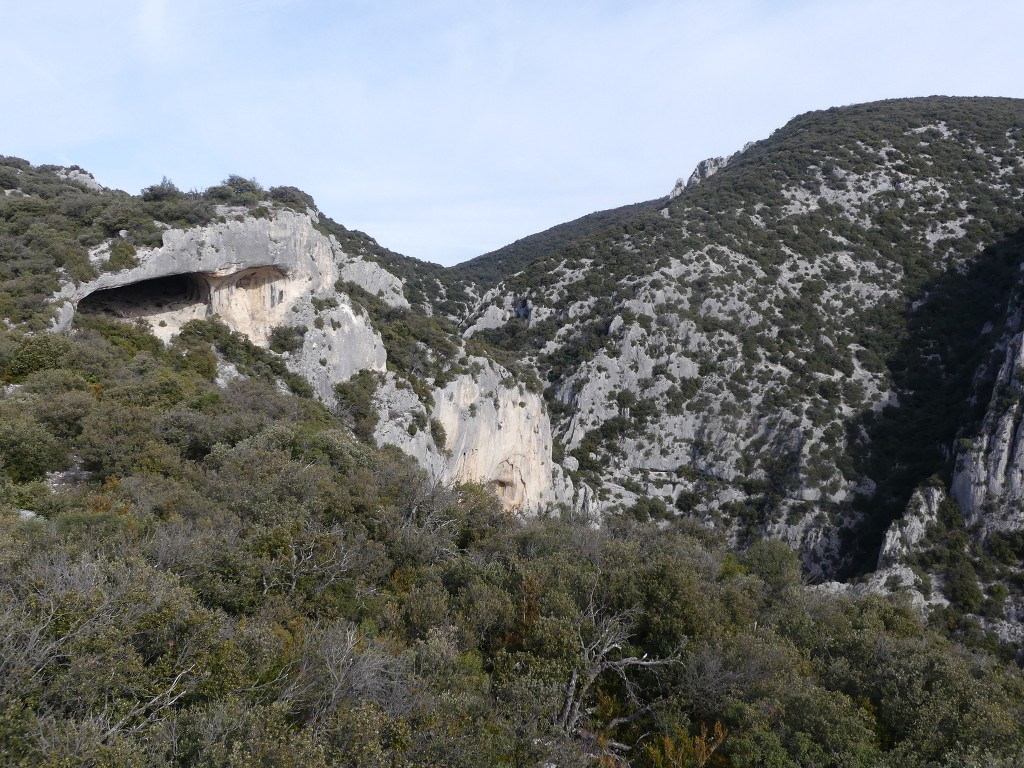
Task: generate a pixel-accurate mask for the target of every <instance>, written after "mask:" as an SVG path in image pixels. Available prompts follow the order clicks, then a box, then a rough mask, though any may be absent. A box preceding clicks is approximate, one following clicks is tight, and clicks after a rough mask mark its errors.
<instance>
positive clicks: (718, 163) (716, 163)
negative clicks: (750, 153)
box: [668, 142, 751, 200]
mask: <svg viewBox="0 0 1024 768" xmlns="http://www.w3.org/2000/svg"><path fill="white" fill-rule="evenodd" d="M750 145H751V143H749V142H748V143H747V144H745V145H744V146H743V149H741V150H740V151H739V152H733V153H732V154H731V155H726V156H725V157H709V158H708V159H706V160H701V161H700V162H699V163H697V167H696V168H694V169H693V173H691V174H690V178H688V179H687V180H686V181H685V182H684V181H683V180H682V179H677V180H676V185H675V186H674V187H673V188H672V191H671V192H669V194H668V199H669V200H675V199H676V198H677V197H679V196H680V195H681V194H683V190H684V189H686V188H687V187H692V186H694V185H696V184H700V183H701V182H702V181H706V180H707V179H710V178H711V177H712V176H714V175H715V174H716V173H718V172H719V171H720V170H722V169H723V168H725V167H726V166H727V165H728V164H729V163H731V162H732V161H733V160H735V159H736V158H737V157H739V156H740V155H741V154H743V153H744V152H746V151H747V148H748V147H750Z"/></svg>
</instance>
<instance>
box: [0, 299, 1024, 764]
mask: <svg viewBox="0 0 1024 768" xmlns="http://www.w3.org/2000/svg"><path fill="white" fill-rule="evenodd" d="M232 344H234V345H236V346H237V345H238V344H239V341H238V340H235V341H234V342H232V340H231V338H230V336H228V335H226V334H225V333H224V330H223V329H222V328H218V326H216V325H210V324H206V325H204V324H197V326H194V327H192V328H190V329H188V330H187V331H186V333H184V334H183V336H182V338H181V339H180V340H179V341H178V342H176V343H175V344H173V345H170V346H168V347H164V346H162V345H161V344H160V343H159V342H158V341H157V340H156V339H154V338H153V337H152V336H150V335H149V334H148V333H147V332H146V331H145V330H144V329H142V328H139V327H133V326H127V325H123V324H117V323H114V322H112V321H104V320H102V319H101V318H96V317H92V318H88V319H87V321H86V322H85V324H84V325H81V326H79V327H77V328H76V330H75V331H74V332H73V333H72V334H71V336H70V337H67V338H65V337H60V336H49V335H43V336H28V337H19V336H18V335H16V334H11V333H9V332H5V333H4V334H2V335H0V368H2V370H3V372H4V374H3V375H4V378H5V380H6V381H7V382H9V385H8V386H7V388H6V390H4V396H3V398H2V399H0V412H2V415H3V418H2V419H0V425H2V426H0V458H2V474H0V645H2V653H0V665H2V669H0V752H2V753H3V754H4V755H5V758H6V760H7V763H8V764H12V765H53V766H63V765H67V766H70V765H75V766H77V765H118V766H120V765H168V766H171V765H182V766H184V765H189V766H192V765H223V766H241V765H253V764H264V765H303V766H317V765H328V764H333V765H352V766H374V765H379V766H399V765H425V764H440V765H466V766H471V765H472V766H476V765H509V766H532V765H536V764H538V763H540V762H546V761H551V762H555V763H557V764H558V765H593V764H603V765H615V764H626V763H627V762H628V763H629V764H630V765H634V766H669V765H676V766H678V765H737V766H761V765H779V766H788V765H794V766H795V765H803V766H827V765H836V766H849V765H864V766H874V765H893V766H896V765H899V766H914V765H950V766H952V765H964V764H978V765H982V764H984V765H1000V764H1006V765H1009V764H1012V761H1013V760H1014V759H1015V757H1014V756H1015V754H1016V753H1015V751H1014V750H1015V749H1016V748H1017V745H1018V744H1019V743H1021V740H1022V738H1024V733H1022V732H1021V728H1022V726H1021V723H1024V717H1022V716H1024V677H1022V675H1021V672H1020V671H1019V670H1018V669H1017V668H1016V667H1015V666H1013V665H1012V664H1011V663H1009V662H1008V660H1006V659H1005V658H1002V657H1001V656H1000V654H999V652H998V649H995V650H994V651H992V652H984V651H981V650H972V651H968V650H966V649H965V648H963V647H961V646H958V645H956V644H955V643H953V642H951V641H950V640H948V639H945V638H944V637H943V635H942V634H941V633H939V632H937V631H936V630H934V629H932V628H929V627H928V626H927V625H926V624H924V623H922V620H921V619H920V618H919V617H918V616H917V615H916V614H915V613H914V612H913V611H912V610H910V609H909V607H908V606H906V605H902V604H900V603H899V602H898V601H890V600H886V599H883V598H878V597H871V598H864V599H859V600H853V599H849V598H838V597H834V596H830V595H828V594H825V593H821V592H816V591H814V590H810V589H808V588H806V587H804V586H803V585H802V584H801V579H800V569H799V564H798V561H797V559H796V557H795V555H794V554H793V553H792V552H791V551H789V550H788V549H787V548H786V547H785V546H783V545H781V544H779V543H775V542H762V543H758V544H755V545H754V546H752V547H750V548H749V549H748V550H747V551H746V552H745V553H744V554H742V555H737V554H734V553H733V552H731V551H730V550H729V549H728V548H727V547H726V546H725V543H724V542H723V541H721V540H720V539H719V538H718V537H717V534H715V533H714V532H712V531H708V530H706V529H703V528H700V527H693V526H691V525H690V524H688V523H687V522H686V521H682V520H671V521H669V522H668V523H667V524H666V523H663V524H662V525H661V526H659V525H657V524H655V523H653V522H640V521H639V518H644V519H647V518H649V517H651V514H650V512H651V510H646V511H647V514H646V515H644V514H641V513H640V511H639V510H634V512H635V514H631V515H629V514H627V515H623V516H621V517H615V518H612V519H609V520H608V521H606V523H605V524H604V525H603V526H601V527H599V528H596V527H593V526H592V525H591V524H590V522H589V521H587V520H575V519H572V518H567V519H564V520H555V519H547V518H540V519H534V520H530V521H524V520H520V519H517V518H515V517H512V516H510V515H509V514H508V513H505V512H503V511H501V509H500V507H499V506H498V504H497V502H496V500H495V499H494V498H493V497H492V496H491V495H490V493H489V492H488V491H486V490H484V489H482V488H479V487H474V486H461V487H455V488H449V487H444V486H439V485H436V484H434V483H431V482H430V481H429V480H428V479H427V478H426V477H425V476H424V474H423V472H422V471H421V470H420V469H418V468H417V467H415V466H414V465H413V464H412V462H411V461H410V460H409V459H407V458H406V457H404V456H401V455H400V454H397V453H395V452H392V451H382V450H379V449H377V448H376V447H375V446H373V445H372V444H370V443H368V442H366V441H365V440H362V441H361V440H358V439H356V438H355V437H354V436H353V434H352V432H351V431H350V430H349V429H348V428H347V427H346V426H345V424H344V423H343V421H340V420H339V417H344V416H345V415H346V406H345V404H344V403H343V405H342V408H341V412H340V413H339V415H335V414H332V413H330V412H329V411H327V410H326V409H325V408H324V407H323V406H321V405H319V404H318V403H316V402H314V401H312V400H310V399H303V398H298V397H296V396H294V395H289V394H283V393H282V390H281V389H280V388H279V386H277V384H276V383H275V371H274V369H273V368H272V367H270V368H261V367H260V362H259V359H258V356H257V355H255V353H254V352H253V351H252V350H248V351H246V348H245V347H244V346H243V347H242V348H241V349H237V348H235V347H233V346H232ZM261 352H262V351H261ZM218 354H219V355H222V356H225V355H231V356H232V358H233V359H234V360H236V361H237V362H236V365H237V366H238V367H239V368H240V369H241V368H243V367H246V366H248V367H247V370H248V371H249V374H250V375H249V376H248V377H244V378H239V379H235V380H233V381H231V382H230V383H228V384H227V385H226V386H223V387H221V386H218V385H216V384H215V383H214V382H213V381H212V380H211V379H212V378H213V377H214V375H215V373H216V369H217V355H218ZM263 354H270V353H265V352H263ZM247 356H249V357H248V358H247ZM351 388H352V394H351V396H350V399H349V401H348V404H349V407H354V406H355V405H357V404H358V403H359V402H360V400H359V397H358V396H357V395H356V394H355V393H356V392H357V391H358V387H357V384H356V383H355V382H354V383H353V385H352V387H351ZM358 418H359V417H358V416H357V423H358ZM362 434H363V435H364V437H366V436H367V432H366V431H365V430H363V431H362ZM371 434H372V432H371ZM68 469H71V470H72V471H71V472H62V473H61V474H58V475H54V474H49V475H47V473H48V472H49V473H53V472H55V471H62V470H68ZM20 510H31V511H32V512H34V513H35V514H34V516H32V515H28V514H25V513H21V514H20V515H19V511H20ZM654 511H655V513H656V514H655V516H657V517H663V516H664V515H662V514H660V512H663V511H664V510H660V512H659V510H654ZM1013 546H1016V544H1015V543H1014V542H1010V543H1009V544H1008V545H1007V548H1008V549H1009V548H1012V547H1013ZM1000 760H1003V761H1004V762H1003V763H1000ZM972 761H974V762H973V763H972Z"/></svg>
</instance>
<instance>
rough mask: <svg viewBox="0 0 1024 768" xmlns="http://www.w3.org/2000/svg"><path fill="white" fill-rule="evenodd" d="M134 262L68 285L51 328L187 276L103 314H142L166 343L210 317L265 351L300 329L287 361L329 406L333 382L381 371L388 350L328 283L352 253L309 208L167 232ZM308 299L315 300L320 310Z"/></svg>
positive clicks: (58, 296)
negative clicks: (274, 339)
mask: <svg viewBox="0 0 1024 768" xmlns="http://www.w3.org/2000/svg"><path fill="white" fill-rule="evenodd" d="M137 258H138V260H139V266H137V267H134V268H132V269H126V270H122V271H120V272H116V273H107V274H103V275H101V276H100V277H98V278H97V279H95V280H92V281H90V282H88V283H83V284H81V285H78V286H75V285H73V284H70V283H69V284H67V285H65V286H64V287H63V288H62V290H61V291H60V293H59V294H58V295H57V296H56V297H55V301H56V302H58V303H59V304H61V308H60V312H59V318H58V320H57V323H56V324H57V328H58V329H59V330H64V329H66V328H67V327H69V326H70V324H71V320H72V319H73V317H74V312H75V310H76V308H77V307H78V305H79V303H80V302H81V301H82V300H83V299H85V298H86V297H89V296H93V298H92V299H90V301H100V302H102V301H104V300H105V299H104V298H103V297H104V296H108V295H111V294H99V295H95V294H96V293H97V291H103V290H108V289H114V288H124V287H125V286H132V285H134V284H138V283H142V282H143V281H148V280H156V279H158V278H169V277H173V276H176V275H177V276H185V277H184V278H182V279H183V280H184V281H186V282H187V289H186V290H184V291H182V292H180V295H175V296H170V297H168V296H162V297H158V298H155V299H152V298H147V297H146V295H145V286H140V288H139V298H138V299H137V300H136V299H135V298H133V297H132V296H131V292H130V291H129V292H128V293H121V294H113V296H115V298H113V299H111V302H110V304H109V305H108V310H109V311H112V312H114V313H116V314H119V315H121V316H124V317H126V318H141V319H144V320H145V321H146V322H148V323H149V324H150V326H151V327H152V329H153V332H154V333H155V334H156V335H157V336H158V337H160V338H162V339H164V340H165V341H166V340H169V339H170V338H171V337H172V336H173V335H174V334H176V333H177V332H178V331H180V329H181V326H182V325H184V324H185V323H186V322H188V321H189V320H192V319H198V318H204V317H209V316H213V315H216V316H218V317H220V318H221V319H222V320H223V321H224V322H225V323H226V324H227V325H228V326H229V327H230V328H231V329H232V330H234V331H238V332H239V333H244V334H245V335H247V336H248V337H249V338H250V339H251V340H252V342H253V343H254V344H258V345H260V346H264V347H265V346H267V345H268V343H269V339H270V334H271V331H272V330H273V329H274V328H275V327H278V326H296V327H298V326H305V327H306V329H307V330H306V332H305V342H304V344H303V347H302V349H301V350H300V351H299V352H297V353H294V354H292V355H291V356H290V357H289V360H288V367H289V368H290V369H292V370H293V371H295V372H296V373H299V374H301V375H303V376H305V377H306V378H307V379H309V381H310V383H311V384H313V386H314V388H315V389H316V391H317V394H318V395H319V396H320V397H321V398H322V399H323V400H325V401H328V402H331V401H333V398H334V395H333V392H332V387H333V385H334V384H335V383H336V382H339V381H344V380H346V379H348V378H349V377H351V376H352V375H353V374H354V373H356V372H357V371H360V370H363V369H367V368H369V369H371V370H378V371H383V370H384V367H385V361H386V354H385V351H384V345H383V343H382V341H381V339H380V336H379V335H378V334H377V333H376V332H375V331H374V330H373V328H372V327H371V326H370V323H369V321H368V320H367V319H366V318H365V317H363V316H362V315H361V314H358V313H356V312H355V311H354V310H353V308H352V306H351V305H350V303H349V302H348V300H347V299H346V297H345V296H344V295H342V294H337V293H336V292H335V289H334V283H335V282H336V281H337V279H338V278H339V276H340V275H341V269H340V268H339V262H343V263H344V264H345V265H346V266H349V265H352V264H354V263H355V262H356V261H357V259H354V258H351V257H349V256H347V255H346V254H344V252H343V251H342V250H341V248H340V246H339V245H338V243H337V242H336V241H335V240H334V239H333V238H328V237H326V236H325V235H323V234H322V233H321V232H319V231H317V230H316V229H315V228H314V226H313V220H312V218H311V216H310V215H308V214H298V213H294V212H292V211H275V213H274V215H273V217H272V218H269V219H258V218H253V217H244V218H242V219H241V220H234V219H232V220H229V221H226V222H224V223H219V224H210V225H208V226H205V227H195V228H193V229H189V230H176V229H171V230H168V231H166V232H165V233H164V236H163V246H162V247H160V248H156V249H150V250H140V251H139V253H138V255H137ZM373 266H376V265H373ZM378 269H379V268H378ZM357 271H358V268H357ZM372 271H373V270H366V273H367V274H370V273H372ZM392 277H393V276H392ZM394 279H395V280H397V278H394ZM377 282H378V283H379V282H383V279H381V278H378V280H377ZM183 284H184V283H183ZM375 284H376V283H375ZM314 300H316V301H319V302H321V304H320V307H321V308H319V309H318V308H317V305H316V304H314ZM323 301H328V304H327V305H324V304H323V303H322V302H323ZM317 326H320V327H317Z"/></svg>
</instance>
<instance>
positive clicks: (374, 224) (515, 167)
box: [0, 0, 1024, 265]
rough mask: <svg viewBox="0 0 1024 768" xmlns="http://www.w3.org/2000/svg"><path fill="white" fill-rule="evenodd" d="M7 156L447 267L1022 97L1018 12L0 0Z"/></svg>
mask: <svg viewBox="0 0 1024 768" xmlns="http://www.w3.org/2000/svg"><path fill="white" fill-rule="evenodd" d="M0 19H2V26H3V44H2V45H0V87H2V90H0V93H2V94H3V101H4V109H3V111H2V112H0V154H3V155H13V156H16V157H21V158H24V159H26V160H29V161H31V162H32V163H34V164H43V163H51V164H58V165H79V166H81V167H83V168H85V169H86V170H88V171H90V172H92V173H93V175H94V176H95V177H96V179H97V180H98V181H99V182H100V183H101V184H104V185H106V186H108V187H114V188H118V189H124V190H126V191H128V192H132V193H137V192H138V191H139V190H141V189H142V188H143V187H146V186H149V185H151V184H155V183H158V182H160V180H161V179H162V178H163V177H165V176H166V177H168V178H170V179H171V180H172V181H173V182H174V183H175V184H176V185H177V186H178V187H180V188H182V189H185V190H189V189H205V188H206V187H209V186H212V185H214V184H217V183H218V182H220V181H221V180H222V179H224V178H226V177H227V176H228V175H230V174H238V175H241V176H244V177H246V178H255V179H256V180H257V181H258V182H259V183H261V184H262V185H263V186H265V187H270V186H277V185H291V186H296V187H299V188H300V189H302V190H304V191H306V192H308V193H309V194H311V195H312V196H313V197H314V198H315V200H316V202H317V206H318V207H319V208H320V210H321V211H323V212H324V213H325V214H327V215H328V216H330V217H331V218H333V219H334V220H335V221H337V222H339V223H340V224H342V225H344V226H346V227H348V228H350V229H359V230H362V231H364V232H366V233H367V234H369V235H370V236H372V237H374V238H375V239H376V240H377V241H378V242H379V243H380V244H381V245H383V246H385V247H387V248H390V249H392V250H395V251H398V252H399V253H404V254H406V255H409V256H414V257H416V258H419V259H424V260H427V261H433V262H437V263H441V264H445V265H450V264H454V263H457V262H459V261H463V260H465V259H468V258H472V257H473V256H477V255H480V254H482V253H486V252H488V251H491V250H494V249H496V248H499V247H501V246H502V245H505V244H507V243H510V242H512V241H514V240H517V239H519V238H521V237H525V236H527V235H530V234H533V233H535V232H539V231H542V230H544V229H547V228H548V227H551V226H554V225H556V224H559V223H562V222H564V221H569V220H572V219H575V218H578V217H580V216H583V215H586V214H588V213H591V212H593V211H597V210H603V209H607V208H614V207H617V206H620V205H627V204H630V203H635V202H639V201H642V200H651V199H655V198H659V197H662V196H664V195H666V194H668V192H669V191H670V190H671V188H672V186H673V184H674V183H675V180H676V178H678V177H681V176H682V177H687V176H689V174H690V172H691V171H692V170H693V168H694V166H695V165H696V164H697V163H698V162H699V161H700V160H702V159H704V158H706V157H714V156H719V155H726V154H729V153H731V152H734V151H735V150H737V149H739V148H740V147H742V146H743V145H744V144H745V143H746V142H748V141H756V140H758V139H763V138H766V137H767V136H769V135H770V134H771V133H772V131H774V130H775V129H776V128H779V127H781V126H782V125H783V124H785V123H786V122H787V121H788V120H789V119H790V118H792V117H794V116H796V115H798V114H801V113H803V112H807V111H810V110H815V109H826V108H828V107H831V106H838V105H843V104H853V103H859V102H865V101H873V100H876V99H884V98H898V97H905V96H928V95H934V94H943V95H957V96H1012V97H1024V77H1021V73H1024V45H1021V44H1020V39H1021V30H1022V29H1024V3H1022V2H1020V0H974V1H973V2H970V3H965V2H963V1H962V0H957V1H953V0H928V1H927V2H925V1H924V0H920V1H919V0H702V1H699V2H698V1H697V0H674V1H671V2H669V1H666V0H625V1H624V0H615V1H613V0H589V1H588V2H578V1H574V0H563V1H561V2H560V1H559V0H547V2H536V1H535V0H514V1H508V2H506V1H505V0H418V1H416V2H411V1H410V2H406V1H405V0H333V1H332V0H244V1H243V0H99V1H98V2H82V0H31V2H25V0H0Z"/></svg>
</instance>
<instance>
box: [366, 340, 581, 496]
mask: <svg viewBox="0 0 1024 768" xmlns="http://www.w3.org/2000/svg"><path fill="white" fill-rule="evenodd" d="M470 365H471V367H472V368H473V369H474V372H473V373H472V374H461V375H459V376H457V377H455V379H454V380H453V381H450V382H449V383H447V384H446V385H445V386H444V387H442V388H438V389H435V390H434V391H433V393H432V397H433V401H434V406H433V408H432V409H431V410H430V411H428V410H427V409H426V408H425V407H424V406H423V405H422V404H421V403H420V401H419V399H418V398H417V396H416V395H415V394H414V393H413V392H412V390H411V389H408V388H402V387H401V386H399V385H398V382H397V381H396V380H395V379H394V376H393V375H391V374H389V375H388V377H387V378H386V380H385V383H384V385H383V386H382V387H381V388H380V389H379V390H378V392H377V395H376V402H377V406H378V409H379V411H380V414H381V419H380V421H379V422H378V426H377V431H376V434H375V437H376V439H377V441H378V442H379V443H382V444H390V445H394V446H396V447H398V448H400V449H401V450H403V451H404V452H406V453H409V454H410V455H412V456H415V457H416V458H417V459H418V460H419V462H420V463H421V464H422V465H423V466H424V467H426V468H427V469H428V471H430V472H431V474H432V475H433V476H434V477H435V478H436V479H437V480H439V481H451V482H481V483H486V484H491V485H493V486H494V489H495V491H496V493H497V494H498V497H499V498H500V499H501V501H502V504H503V505H504V506H505V508H506V509H510V510H518V511H520V512H524V513H536V512H537V511H539V510H540V509H541V508H542V507H544V506H546V505H548V504H554V503H557V502H559V501H562V500H563V499H564V498H565V496H566V493H567V491H566V484H565V482H564V481H556V477H557V478H560V473H556V471H555V468H554V465H553V463H552V458H551V424H550V421H549V419H548V414H547V409H546V408H545V406H544V401H543V399H542V398H541V397H540V396H539V395H537V394H536V393H534V392H530V391H529V390H527V389H526V388H525V387H524V386H522V385H518V384H516V383H514V382H513V381H512V377H511V375H510V374H509V373H508V371H506V370H505V369H503V368H501V367H500V366H498V365H496V364H494V363H492V362H490V361H488V360H486V359H485V358H470ZM429 419H433V420H434V422H435V423H434V424H433V425H429V422H428V420H429ZM438 427H440V429H438ZM439 443H440V444H439Z"/></svg>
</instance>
